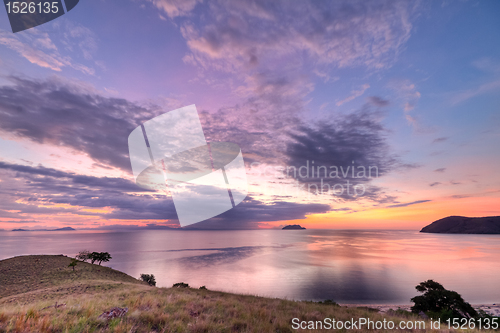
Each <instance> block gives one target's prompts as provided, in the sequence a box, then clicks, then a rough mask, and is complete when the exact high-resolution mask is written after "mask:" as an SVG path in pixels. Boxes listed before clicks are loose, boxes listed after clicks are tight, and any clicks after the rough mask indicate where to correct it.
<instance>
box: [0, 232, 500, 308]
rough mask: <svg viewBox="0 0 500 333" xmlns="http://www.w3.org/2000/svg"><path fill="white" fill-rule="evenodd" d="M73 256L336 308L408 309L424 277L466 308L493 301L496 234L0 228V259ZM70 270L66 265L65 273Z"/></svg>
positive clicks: (499, 285)
mask: <svg viewBox="0 0 500 333" xmlns="http://www.w3.org/2000/svg"><path fill="white" fill-rule="evenodd" d="M81 250H89V251H97V252H109V253H110V254H111V256H112V259H111V260H110V261H109V262H107V263H105V264H103V265H105V266H108V267H112V268H113V269H117V270H119V271H122V272H125V273H127V274H129V275H131V276H133V277H136V278H139V276H140V274H141V273H146V274H154V275H155V277H156V281H157V286H160V287H170V286H172V284H174V283H177V282H184V283H188V284H189V285H190V286H191V287H194V288H199V287H200V286H205V287H206V288H208V289H210V290H218V291H226V292H231V293H238V294H249V295H259V296H266V297H276V298H285V299H290V300H311V301H322V300H327V299H330V300H333V301H335V302H337V303H341V304H411V302H410V299H411V298H412V297H414V296H417V295H418V294H419V293H418V292H417V291H416V289H415V286H416V285H417V284H419V283H420V282H422V281H426V280H429V279H432V280H434V281H437V282H439V283H441V284H442V285H443V286H444V287H445V288H446V289H450V290H454V291H456V292H458V293H459V294H461V295H462V297H463V298H464V299H465V300H466V301H467V302H469V303H472V304H495V303H496V304H498V303H500V235H449V234H428V233H420V232H418V231H396V230H317V229H316V230H309V229H308V230H224V231H219V230H218V231H205V230H203V231H200V230H140V231H127V232H123V231H121V232H117V231H17V232H13V231H1V232H0V259H6V258H10V257H14V256H21V255H30V254H53V255H54V254H55V255H58V254H63V255H66V256H72V257H74V256H75V255H76V254H77V253H78V252H79V251H81ZM68 269H69V268H68Z"/></svg>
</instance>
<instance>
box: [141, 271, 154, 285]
mask: <svg viewBox="0 0 500 333" xmlns="http://www.w3.org/2000/svg"><path fill="white" fill-rule="evenodd" d="M141 280H142V281H144V282H146V283H147V284H149V285H150V286H153V287H155V286H156V279H155V276H154V275H153V274H141Z"/></svg>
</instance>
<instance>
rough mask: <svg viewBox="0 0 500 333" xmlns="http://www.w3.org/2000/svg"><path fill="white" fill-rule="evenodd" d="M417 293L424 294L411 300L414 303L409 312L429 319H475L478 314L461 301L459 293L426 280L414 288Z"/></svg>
mask: <svg viewBox="0 0 500 333" xmlns="http://www.w3.org/2000/svg"><path fill="white" fill-rule="evenodd" d="M415 288H416V289H417V291H419V292H421V293H424V294H423V295H421V296H415V297H413V298H412V299H411V301H412V302H414V303H415V305H414V306H412V307H411V312H413V313H420V312H424V313H425V314H427V315H428V316H429V317H434V318H441V319H442V320H446V319H448V318H475V317H477V316H478V313H477V312H476V310H474V308H473V307H472V306H471V305H470V304H469V303H467V302H466V301H464V300H463V298H462V296H460V294H459V293H457V292H456V291H452V290H446V289H445V288H444V287H443V286H442V285H441V284H439V283H437V282H435V281H433V280H427V281H425V282H421V283H420V284H419V285H418V286H416V287H415Z"/></svg>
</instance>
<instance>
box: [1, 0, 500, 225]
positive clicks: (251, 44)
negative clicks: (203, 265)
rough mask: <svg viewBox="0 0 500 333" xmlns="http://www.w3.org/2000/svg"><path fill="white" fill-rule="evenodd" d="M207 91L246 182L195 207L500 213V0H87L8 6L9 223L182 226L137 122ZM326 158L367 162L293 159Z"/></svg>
mask: <svg viewBox="0 0 500 333" xmlns="http://www.w3.org/2000/svg"><path fill="white" fill-rule="evenodd" d="M191 104H195V105H196V107H197V110H198V113H199V117H200V120H201V122H202V126H203V130H204V134H205V137H206V140H207V141H208V142H216V141H227V142H233V143H236V144H238V145H239V146H240V147H241V151H242V153H243V157H244V159H245V163H246V170H247V177H248V189H249V193H248V196H247V198H246V200H245V201H244V202H242V203H241V204H239V205H238V206H237V207H236V208H234V209H232V210H230V211H228V212H226V213H223V214H222V215H220V216H217V217H214V218H212V219H210V220H208V221H205V222H202V223H199V224H197V225H193V227H197V228H209V229H210V228H227V229H246V228H275V227H280V226H283V225H286V224H301V225H302V226H305V227H307V228H332V229H335V228H342V229H359V228H366V229H413V230H419V229H420V228H422V227H423V226H425V225H427V224H429V223H431V222H433V221H434V220H437V219H440V218H443V217H446V216H449V215H464V216H492V215H500V171H499V170H500V168H499V166H500V2H499V1H494V0H485V1H447V0H446V1H411V2H410V1H392V0H390V1H289V0H282V1H281V0H277V1H243V0H242V1H240V0H238V1H235V0H230V1H229V0H228V1H223V0H220V1H219V0H214V1H210V0H206V1H199V0H120V1H104V0H102V1H95V0H94V1H89V0H81V1H80V3H79V4H78V6H77V7H75V8H74V9H73V10H72V11H71V12H69V13H67V14H66V15H64V16H62V17H60V18H58V19H56V20H54V21H52V22H49V23H47V24H44V25H41V26H38V27H36V28H32V29H29V30H26V31H23V32H19V33H16V34H13V33H12V31H11V28H10V26H9V21H8V18H7V14H6V11H5V10H3V9H2V10H0V229H5V230H10V229H13V228H26V229H43V228H55V227H66V226H71V227H74V228H77V229H78V228H81V229H85V228H100V229H112V228H115V229H116V228H119V229H134V228H137V227H149V228H155V227H162V226H168V227H178V226H179V223H178V220H177V215H176V211H175V208H174V205H173V201H172V199H171V198H170V197H169V196H168V195H165V194H164V193H159V192H157V193H155V192H145V191H144V190H143V189H141V188H140V187H138V186H137V185H136V184H135V182H134V179H133V176H132V173H131V165H130V160H129V157H128V145H127V138H128V135H129V134H130V132H131V131H132V130H133V129H134V128H136V127H137V126H139V125H140V124H142V123H144V122H145V121H147V120H149V119H151V118H153V117H155V116H157V115H160V114H162V113H164V112H167V111H171V110H174V109H177V108H180V107H182V106H187V105H191ZM313 162H314V166H315V167H317V166H324V167H325V168H327V169H328V170H329V173H330V171H332V170H334V169H335V168H337V169H338V170H340V169H341V168H342V170H344V171H345V170H347V168H348V167H349V168H350V169H349V172H344V175H342V172H341V171H339V174H340V175H339V177H338V178H332V177H330V178H329V177H327V178H324V177H321V176H319V177H318V176H317V175H312V176H311V175H308V176H307V177H300V176H296V177H295V178H294V177H291V175H290V174H289V177H286V175H284V174H283V172H279V171H278V170H286V169H287V168H288V169H289V170H293V168H296V169H299V168H300V167H302V166H304V167H306V166H307V165H309V168H311V167H312V165H313ZM353 167H355V168H356V169H355V170H356V173H355V174H354V177H353V174H352V173H351V172H350V171H352V169H351V168H353ZM363 167H364V168H365V169H366V170H368V168H369V167H372V169H374V170H375V169H376V170H377V171H378V177H376V176H375V177H357V175H358V173H357V172H358V171H359V170H361V169H362V168H363ZM285 174H286V172H285ZM322 178H324V179H322ZM321 181H323V183H324V184H325V183H328V184H329V185H331V186H335V185H337V189H340V188H341V186H344V187H345V186H346V185H345V184H346V182H347V181H349V182H350V184H354V185H357V186H358V189H360V190H361V189H362V190H363V191H362V192H363V193H362V194H360V195H357V196H353V195H350V194H348V193H346V191H344V192H343V193H341V194H340V193H339V192H337V193H335V194H332V193H318V192H316V189H317V187H316V186H318V184H321ZM351 191H352V189H351Z"/></svg>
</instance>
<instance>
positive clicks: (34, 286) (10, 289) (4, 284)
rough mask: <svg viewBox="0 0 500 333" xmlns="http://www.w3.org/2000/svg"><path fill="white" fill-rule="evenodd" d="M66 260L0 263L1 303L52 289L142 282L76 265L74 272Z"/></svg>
mask: <svg viewBox="0 0 500 333" xmlns="http://www.w3.org/2000/svg"><path fill="white" fill-rule="evenodd" d="M70 262H71V258H68V257H66V256H63V255H60V256H46V255H37V256H22V257H15V258H10V259H6V260H2V261H0V302H1V301H2V298H4V297H6V296H11V295H17V294H20V293H26V292H29V291H35V290H44V289H46V288H53V287H68V286H75V285H78V284H89V283H90V284H94V283H95V282H96V281H107V282H112V283H116V282H126V283H139V284H142V282H140V281H138V280H136V279H134V278H133V277H131V276H128V275H127V274H125V273H122V272H119V271H116V270H114V269H111V268H108V267H104V266H98V265H91V264H89V263H85V262H79V263H78V265H77V266H76V268H75V271H73V270H72V269H71V268H69V267H68V265H69V263H70Z"/></svg>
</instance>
